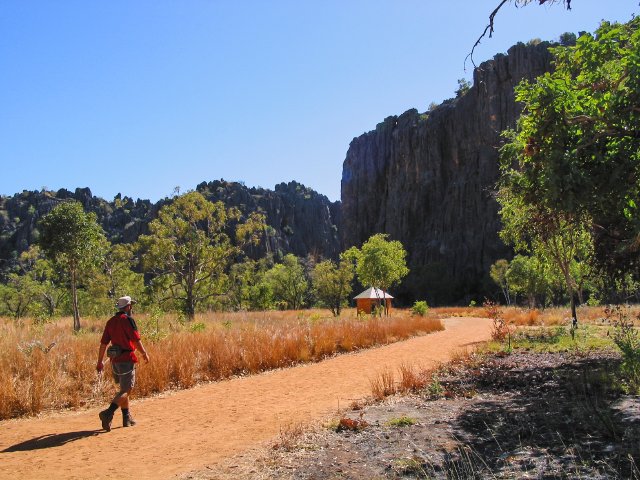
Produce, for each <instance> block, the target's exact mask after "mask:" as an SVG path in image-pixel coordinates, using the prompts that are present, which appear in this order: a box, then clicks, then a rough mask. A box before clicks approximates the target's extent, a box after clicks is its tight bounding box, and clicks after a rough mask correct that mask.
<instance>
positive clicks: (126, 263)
mask: <svg viewBox="0 0 640 480" xmlns="http://www.w3.org/2000/svg"><path fill="white" fill-rule="evenodd" d="M133 250H134V246H133V245H131V244H117V245H113V246H112V247H111V248H110V249H109V252H108V253H107V255H106V256H105V259H104V271H105V274H106V277H107V279H108V289H109V290H108V296H109V299H111V300H112V303H113V304H114V305H115V302H116V300H117V299H118V298H120V297H123V296H125V295H129V296H131V297H133V298H135V299H137V300H138V301H139V299H140V298H141V297H142V295H143V292H144V276H143V275H142V274H141V273H136V272H134V271H133V270H132V269H131V267H132V266H133V265H134V264H135V259H134V251H133Z"/></svg>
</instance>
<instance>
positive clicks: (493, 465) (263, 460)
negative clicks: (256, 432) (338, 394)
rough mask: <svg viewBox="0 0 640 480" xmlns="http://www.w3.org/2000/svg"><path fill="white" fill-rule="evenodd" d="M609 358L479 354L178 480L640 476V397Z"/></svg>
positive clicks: (607, 355) (597, 355)
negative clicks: (409, 390)
mask: <svg viewBox="0 0 640 480" xmlns="http://www.w3.org/2000/svg"><path fill="white" fill-rule="evenodd" d="M617 362H619V358H618V356H617V355H616V354H614V353H611V352H602V351H599V352H590V353H584V352H582V353H577V352H572V353H545V354H539V353H528V352H518V353H511V354H508V355H507V354H502V355H489V356H474V357H472V358H471V359H470V360H469V361H467V362H464V363H458V364H452V365H448V366H446V367H443V369H441V370H440V371H439V372H438V373H437V376H436V377H432V379H430V382H429V383H428V385H427V386H426V387H425V388H424V389H422V390H421V391H419V392H416V393H414V394H411V395H406V396H394V397H391V398H388V399H387V400H385V401H384V402H379V403H374V404H370V405H352V406H351V408H350V409H349V410H348V411H346V412H341V413H340V415H339V416H338V417H337V418H336V419H335V420H331V421H328V422H327V423H326V424H325V425H322V426H318V427H317V428H315V429H311V430H305V429H303V428H302V427H298V426H292V427H290V428H288V429H285V430H284V431H283V432H282V433H281V435H280V438H279V439H278V440H277V441H276V442H275V443H274V444H273V445H271V446H270V447H269V448H265V449H264V450H261V451H257V452H253V453H250V454H247V455H245V456H243V457H236V458H234V459H232V461H231V462H229V463H227V464H225V465H224V466H216V467H212V468H211V469H209V470H207V471H205V472H199V473H198V474H192V475H189V476H187V477H185V478H192V479H204V478H211V479H213V478H220V479H227V478H248V479H296V480H303V479H305V480H306V479H376V478H378V479H387V478H436V479H440V478H443V479H444V478H461V479H462V478H465V479H466V478H478V479H484V478H536V479H552V478H583V479H587V478H588V479H605V478H606V479H611V478H625V479H628V478H640V470H639V467H640V398H638V397H633V396H628V395H623V394H622V393H621V391H620V389H619V388H618V387H619V385H616V383H615V382H613V383H612V382H610V381H606V380H603V379H606V378H611V377H610V376H609V374H610V373H611V371H612V369H613V368H614V366H615V365H616V363H617Z"/></svg>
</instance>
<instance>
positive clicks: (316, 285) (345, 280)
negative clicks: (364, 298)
mask: <svg viewBox="0 0 640 480" xmlns="http://www.w3.org/2000/svg"><path fill="white" fill-rule="evenodd" d="M354 274H355V272H354V269H353V263H352V262H350V261H348V260H347V259H346V258H344V257H343V258H341V259H340V263H339V264H337V265H336V264H335V263H334V262H333V261H331V260H325V261H323V262H320V263H318V264H316V266H315V268H314V269H313V272H312V274H311V280H312V284H313V291H314V293H315V295H316V297H317V298H318V300H320V302H321V303H322V304H323V305H325V306H326V307H328V308H330V309H331V313H333V315H334V316H335V317H338V316H340V310H341V309H342V306H343V305H344V304H346V303H347V302H348V301H349V296H350V295H351V291H352V287H351V283H352V282H353V277H354Z"/></svg>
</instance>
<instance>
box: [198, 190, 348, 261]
mask: <svg viewBox="0 0 640 480" xmlns="http://www.w3.org/2000/svg"><path fill="white" fill-rule="evenodd" d="M197 190H198V191H199V192H200V193H202V194H203V195H204V196H205V197H206V198H207V199H209V200H211V201H222V202H223V203H224V204H225V205H227V206H228V207H238V208H239V209H240V210H241V211H242V212H243V213H244V214H248V213H251V212H261V213H264V215H265V217H266V223H267V225H269V228H268V229H267V231H266V238H265V239H264V241H263V242H261V244H260V246H259V247H258V248H257V249H256V251H254V252H253V255H254V256H256V257H259V256H262V255H264V254H265V253H273V254H275V255H276V258H279V257H281V256H282V255H284V254H286V253H293V254H294V255H297V256H299V257H305V256H307V255H312V256H316V257H318V258H319V257H323V258H337V256H338V254H339V253H340V239H339V236H338V223H339V219H340V204H339V202H330V201H329V199H328V198H327V197H326V196H324V195H321V194H319V193H317V192H315V191H314V190H312V189H310V188H308V187H305V186H304V185H302V184H300V183H298V182H295V181H292V182H289V183H280V184H278V185H276V187H275V190H267V189H263V188H255V187H253V188H247V187H245V186H243V185H241V184H239V183H235V182H226V181H224V180H216V181H213V182H209V183H201V184H200V185H198V187H197Z"/></svg>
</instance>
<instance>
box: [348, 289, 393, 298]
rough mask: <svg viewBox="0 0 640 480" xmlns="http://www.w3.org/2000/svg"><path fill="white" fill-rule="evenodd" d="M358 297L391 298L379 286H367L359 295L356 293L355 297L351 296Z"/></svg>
mask: <svg viewBox="0 0 640 480" xmlns="http://www.w3.org/2000/svg"><path fill="white" fill-rule="evenodd" d="M358 298H375V299H382V298H393V297H392V296H391V295H389V294H388V293H386V292H384V291H383V290H380V289H379V288H374V287H369V288H367V289H366V290H365V291H364V292H362V293H361V294H360V295H356V296H355V297H353V299H354V300H355V299H358Z"/></svg>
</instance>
